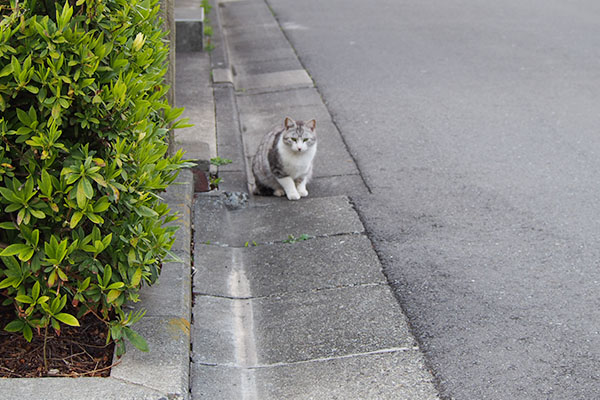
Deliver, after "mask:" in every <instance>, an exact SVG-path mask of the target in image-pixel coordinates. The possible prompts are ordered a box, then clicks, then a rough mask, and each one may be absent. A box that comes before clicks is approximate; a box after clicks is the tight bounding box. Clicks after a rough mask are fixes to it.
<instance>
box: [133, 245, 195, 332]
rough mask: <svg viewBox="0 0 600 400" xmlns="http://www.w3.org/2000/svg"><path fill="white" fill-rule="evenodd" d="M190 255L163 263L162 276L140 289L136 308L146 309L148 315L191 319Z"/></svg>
mask: <svg viewBox="0 0 600 400" xmlns="http://www.w3.org/2000/svg"><path fill="white" fill-rule="evenodd" d="M191 280H192V279H191V268H190V260H189V255H188V256H187V259H186V260H183V262H166V263H163V266H162V270H161V272H160V278H159V280H158V282H157V283H155V284H154V285H152V286H150V287H147V286H146V287H144V288H143V289H142V290H141V291H140V301H139V302H138V303H135V304H134V305H133V307H134V309H145V310H146V317H165V316H171V317H174V318H185V319H187V320H188V321H189V320H190V319H191V305H192V289H191V285H192V283H191Z"/></svg>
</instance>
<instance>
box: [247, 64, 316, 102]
mask: <svg viewBox="0 0 600 400" xmlns="http://www.w3.org/2000/svg"><path fill="white" fill-rule="evenodd" d="M305 71H306V70H305ZM307 73H308V71H307ZM314 88H315V86H314V85H308V84H306V85H301V84H298V85H291V86H279V87H278V86H270V87H265V88H256V89H244V88H240V89H236V90H235V94H236V96H240V97H243V96H255V95H261V94H268V93H285V92H290V91H293V90H305V89H314Z"/></svg>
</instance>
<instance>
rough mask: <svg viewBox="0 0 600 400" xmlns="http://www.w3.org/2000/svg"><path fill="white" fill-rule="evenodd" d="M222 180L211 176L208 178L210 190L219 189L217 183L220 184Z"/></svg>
mask: <svg viewBox="0 0 600 400" xmlns="http://www.w3.org/2000/svg"><path fill="white" fill-rule="evenodd" d="M222 180H223V178H217V177H216V176H212V175H211V176H210V177H209V178H208V183H210V187H211V189H217V188H218V187H219V183H221V181H222Z"/></svg>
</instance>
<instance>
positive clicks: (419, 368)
mask: <svg viewBox="0 0 600 400" xmlns="http://www.w3.org/2000/svg"><path fill="white" fill-rule="evenodd" d="M423 365H424V364H423V360H422V357H421V354H420V353H419V352H418V351H415V350H406V351H393V352H385V353H380V354H364V355H357V356H351V357H342V358H334V359H327V360H318V361H309V362H301V363H292V364H285V365H278V366H274V367H261V368H240V367H232V366H213V365H203V364H192V376H193V377H194V379H193V380H192V393H194V398H205V399H220V400H238V399H241V398H244V395H246V396H253V397H249V398H255V399H261V400H281V399H298V400H321V399H344V400H346V399H348V400H364V399H378V400H379V399H380V400H435V399H438V397H437V394H436V393H435V390H433V384H432V380H431V375H430V374H429V373H428V371H427V370H426V369H424V367H423Z"/></svg>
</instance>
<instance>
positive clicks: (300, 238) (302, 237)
mask: <svg viewBox="0 0 600 400" xmlns="http://www.w3.org/2000/svg"><path fill="white" fill-rule="evenodd" d="M312 238H313V236H310V235H307V234H306V233H303V234H302V235H300V236H298V237H295V236H294V235H288V238H287V239H285V240H284V241H283V243H286V244H291V243H296V242H302V241H304V240H309V239H312Z"/></svg>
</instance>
